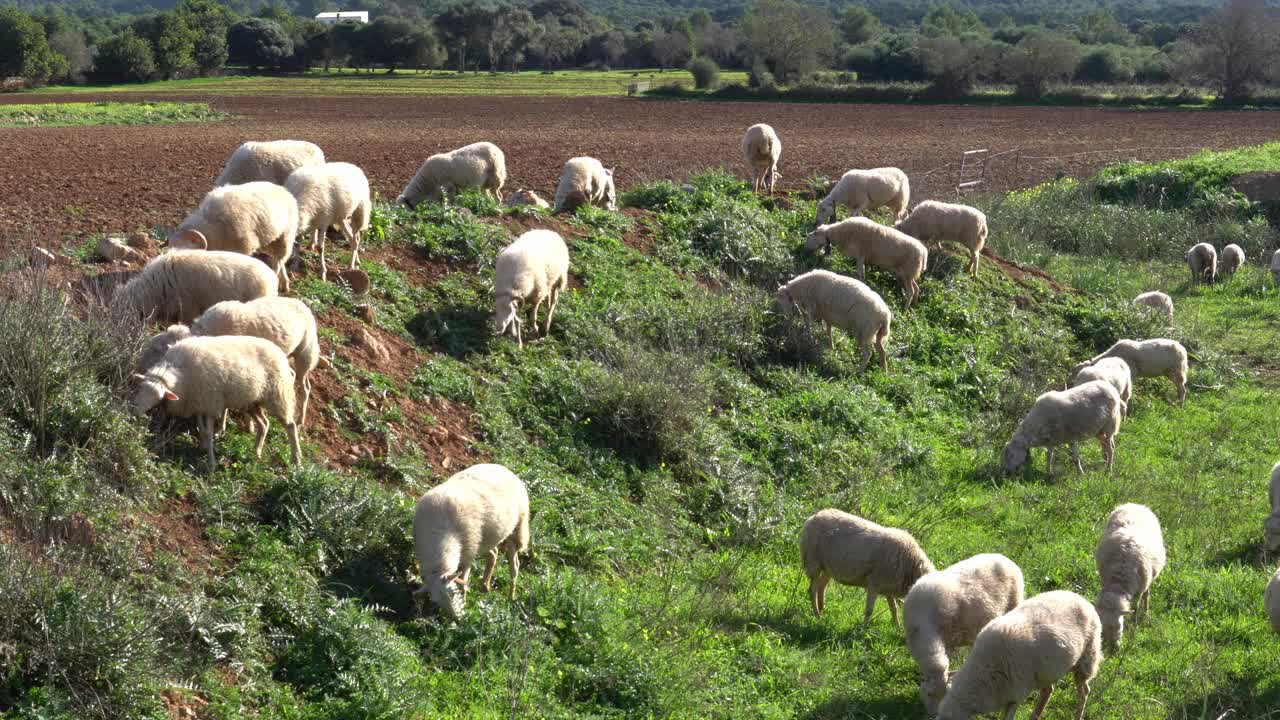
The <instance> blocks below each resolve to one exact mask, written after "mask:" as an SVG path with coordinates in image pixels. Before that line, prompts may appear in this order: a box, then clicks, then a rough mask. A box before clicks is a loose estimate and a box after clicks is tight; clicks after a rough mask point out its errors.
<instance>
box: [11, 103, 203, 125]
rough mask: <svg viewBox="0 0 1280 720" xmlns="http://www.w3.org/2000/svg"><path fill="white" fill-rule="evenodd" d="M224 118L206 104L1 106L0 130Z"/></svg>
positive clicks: (44, 104) (149, 123) (141, 123)
mask: <svg viewBox="0 0 1280 720" xmlns="http://www.w3.org/2000/svg"><path fill="white" fill-rule="evenodd" d="M225 117H226V115H224V114H223V113H220V112H217V111H215V110H213V109H211V108H210V107H209V106H208V105H207V104H205V103H176V102H159V103H107V102H99V103H41V104H35V105H0V128H6V127H65V126H74V125H152V124H155V123H173V122H212V121H215V120H221V119H223V118H225Z"/></svg>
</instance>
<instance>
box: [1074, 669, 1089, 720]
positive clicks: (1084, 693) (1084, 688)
mask: <svg viewBox="0 0 1280 720" xmlns="http://www.w3.org/2000/svg"><path fill="white" fill-rule="evenodd" d="M1076 697H1078V698H1079V699H1080V705H1079V707H1077V708H1076V720H1084V705H1085V703H1086V702H1088V701H1089V681H1088V680H1087V679H1082V678H1081V677H1080V675H1079V674H1077V675H1076Z"/></svg>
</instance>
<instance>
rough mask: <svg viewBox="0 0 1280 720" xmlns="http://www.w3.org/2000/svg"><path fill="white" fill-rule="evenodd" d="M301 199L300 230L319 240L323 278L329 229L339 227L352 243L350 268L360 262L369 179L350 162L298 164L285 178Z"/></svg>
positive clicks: (366, 224)
mask: <svg viewBox="0 0 1280 720" xmlns="http://www.w3.org/2000/svg"><path fill="white" fill-rule="evenodd" d="M285 188H286V189H287V190H288V191H289V192H290V193H292V194H293V197H294V198H296V199H297V201H298V232H300V233H303V234H306V233H311V247H315V245H316V243H317V242H319V243H320V279H321V280H327V279H328V278H329V268H328V263H327V261H326V259H325V255H324V241H325V234H326V231H327V230H328V229H329V228H330V227H336V228H338V229H339V230H341V231H342V235H343V237H345V238H346V239H347V242H349V243H351V269H352V270H354V269H356V267H357V266H358V265H359V262H360V233H363V232H364V231H365V230H367V229H369V213H370V210H371V209H372V207H373V201H372V200H370V199H369V179H368V178H367V177H365V174H364V171H363V170H361V169H360V168H358V167H356V166H355V165H352V164H351V163H325V164H323V165H311V166H307V167H303V168H298V169H297V170H295V171H294V172H293V174H292V175H290V176H289V179H288V180H287V181H286V182H285Z"/></svg>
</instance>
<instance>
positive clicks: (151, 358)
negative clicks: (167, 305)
mask: <svg viewBox="0 0 1280 720" xmlns="http://www.w3.org/2000/svg"><path fill="white" fill-rule="evenodd" d="M189 337H191V328H189V327H187V326H186V325H170V326H169V327H168V328H167V329H165V331H164V332H162V333H158V334H157V335H156V336H155V337H153V338H151V342H149V343H147V346H146V347H145V348H143V349H142V355H140V356H139V357H138V369H139V370H141V371H142V372H146V371H148V370H150V369H151V368H152V367H154V366H155V365H156V363H158V362H160V360H161V359H163V358H164V354H165V353H166V352H168V351H169V348H171V347H173V344H174V343H176V342H178V341H179V340H185V339H187V338H189Z"/></svg>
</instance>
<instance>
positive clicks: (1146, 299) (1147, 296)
mask: <svg viewBox="0 0 1280 720" xmlns="http://www.w3.org/2000/svg"><path fill="white" fill-rule="evenodd" d="M1133 302H1134V304H1135V305H1145V306H1147V307H1149V308H1152V309H1154V310H1155V311H1156V312H1158V313H1160V314H1161V315H1164V316H1165V318H1166V319H1167V320H1168V321H1169V322H1170V323H1172V322H1173V298H1171V297H1169V296H1168V295H1166V294H1165V293H1162V292H1160V291H1159V290H1152V291H1151V292H1144V293H1142V294H1141V295H1139V296H1138V297H1136V298H1134V299H1133Z"/></svg>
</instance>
